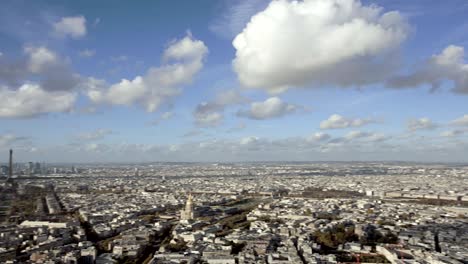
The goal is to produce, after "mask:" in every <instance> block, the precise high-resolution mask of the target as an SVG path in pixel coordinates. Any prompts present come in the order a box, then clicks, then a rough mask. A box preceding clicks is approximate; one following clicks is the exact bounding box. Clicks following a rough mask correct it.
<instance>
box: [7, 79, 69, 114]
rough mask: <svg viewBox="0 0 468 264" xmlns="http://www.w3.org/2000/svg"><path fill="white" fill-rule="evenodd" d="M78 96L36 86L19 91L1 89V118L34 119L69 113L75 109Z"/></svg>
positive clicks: (20, 88) (32, 85)
mask: <svg viewBox="0 0 468 264" xmlns="http://www.w3.org/2000/svg"><path fill="white" fill-rule="evenodd" d="M75 100H76V94H75V93H72V92H64V91H56V92H49V91H45V90H43V89H42V88H41V87H40V86H39V85H36V84H24V85H22V86H21V87H19V88H18V90H10V89H8V88H6V87H3V88H0V102H2V103H1V104H0V118H1V117H6V118H15V117H22V118H26V117H34V116H38V115H42V114H46V113H52V112H68V111H70V110H71V109H72V108H73V105H74V103H75Z"/></svg>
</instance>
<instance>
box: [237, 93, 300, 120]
mask: <svg viewBox="0 0 468 264" xmlns="http://www.w3.org/2000/svg"><path fill="white" fill-rule="evenodd" d="M298 108H299V107H298V106H296V105H292V104H288V103H285V102H283V101H282V100H281V99H280V98H278V97H270V98H268V99H266V100H265V101H263V102H253V103H251V104H250V109H248V110H240V111H239V112H238V113H237V114H238V115H239V116H242V117H247V118H251V119H257V120H262V119H271V118H277V117H282V116H285V115H288V114H291V113H294V112H296V111H297V110H298Z"/></svg>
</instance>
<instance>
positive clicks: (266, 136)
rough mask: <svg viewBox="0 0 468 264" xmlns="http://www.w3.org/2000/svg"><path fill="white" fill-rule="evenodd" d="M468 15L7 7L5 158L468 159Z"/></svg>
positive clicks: (433, 9) (249, 4)
mask: <svg viewBox="0 0 468 264" xmlns="http://www.w3.org/2000/svg"><path fill="white" fill-rule="evenodd" d="M467 11H468V3H467V2H466V1H463V0H450V1H423V0H414V1H403V0H397V1H389V0H380V1H364V0H362V1H358V0H305V1H286V0H279V1H272V2H270V1H263V0H254V1H246V0H236V1H208V0H203V1H196V2H195V1H141V2H139V3H138V4H136V3H133V2H128V1H99V2H96V1H3V2H2V7H1V8H0V151H2V152H4V153H5V159H6V157H7V151H6V150H7V149H9V148H14V149H15V150H16V153H17V158H18V160H20V161H45V162H95V161H104V162H105V161H131V162H138V161H246V160H247V161H249V160H260V161H262V160H300V161H316V160H404V161H431V162H437V161H443V162H446V161H453V162H458V161H466V160H465V159H464V157H466V155H467V154H468V153H467V152H468V138H467V135H468V107H467V104H466V100H467V96H468V62H467V60H466V56H465V53H464V52H465V48H466V47H467V44H468V18H467V17H466V15H465V14H466V12H467ZM0 160H1V159H0Z"/></svg>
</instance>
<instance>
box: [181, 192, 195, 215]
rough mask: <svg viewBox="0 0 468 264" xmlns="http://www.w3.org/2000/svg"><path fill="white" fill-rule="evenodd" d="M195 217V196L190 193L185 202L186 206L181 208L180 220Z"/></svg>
mask: <svg viewBox="0 0 468 264" xmlns="http://www.w3.org/2000/svg"><path fill="white" fill-rule="evenodd" d="M194 217H195V215H194V213H193V197H192V194H191V193H189V196H188V198H187V202H186V203H185V208H184V209H182V210H180V220H191V219H193V218H194Z"/></svg>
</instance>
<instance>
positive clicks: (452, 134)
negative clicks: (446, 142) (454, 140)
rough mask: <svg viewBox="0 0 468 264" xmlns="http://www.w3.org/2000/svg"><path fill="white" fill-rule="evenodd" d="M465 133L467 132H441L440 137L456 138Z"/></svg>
mask: <svg viewBox="0 0 468 264" xmlns="http://www.w3.org/2000/svg"><path fill="white" fill-rule="evenodd" d="M466 132H467V130H463V129H455V130H447V131H443V132H442V133H440V135H441V136H442V137H456V136H461V135H463V134H465V133H466Z"/></svg>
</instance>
